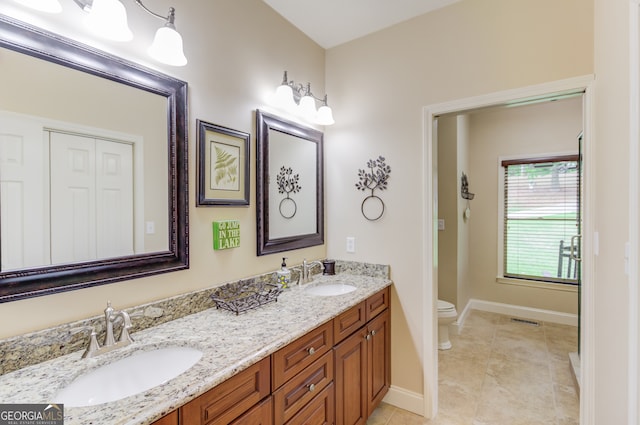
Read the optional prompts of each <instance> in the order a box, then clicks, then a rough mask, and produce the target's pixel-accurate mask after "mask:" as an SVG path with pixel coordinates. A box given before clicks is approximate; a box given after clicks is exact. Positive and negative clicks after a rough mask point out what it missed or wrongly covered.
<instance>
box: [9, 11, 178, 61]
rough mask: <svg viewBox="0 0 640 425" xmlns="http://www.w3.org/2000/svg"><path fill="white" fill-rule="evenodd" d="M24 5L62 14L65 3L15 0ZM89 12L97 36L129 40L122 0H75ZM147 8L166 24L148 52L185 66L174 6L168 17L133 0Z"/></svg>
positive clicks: (90, 21) (88, 18)
mask: <svg viewBox="0 0 640 425" xmlns="http://www.w3.org/2000/svg"><path fill="white" fill-rule="evenodd" d="M15 1H17V2H18V3H21V4H23V5H25V6H28V7H31V8H33V9H37V10H40V11H43V12H49V13H59V12H61V11H62V6H61V5H60V2H59V1H58V0H15ZM73 1H74V2H75V3H76V4H77V5H78V6H80V7H81V8H82V10H84V11H85V12H87V17H86V20H85V24H86V25H87V27H88V28H89V29H90V30H91V31H92V32H93V33H95V34H96V35H98V36H100V37H103V38H106V39H109V40H114V41H130V40H131V39H132V38H133V33H132V32H131V29H129V24H128V23H127V12H126V10H125V7H124V5H123V4H122V3H121V1H120V0H73ZM132 1H133V2H134V3H135V4H137V5H138V6H140V7H141V8H142V9H143V10H144V11H146V12H147V13H149V14H150V15H153V16H155V17H156V18H159V19H162V20H163V21H165V24H164V26H162V27H160V28H159V29H158V31H157V32H156V35H155V38H154V39H153V43H152V44H151V46H150V47H149V49H148V50H147V52H148V53H149V55H150V56H151V57H152V58H154V59H155V60H157V61H158V62H161V63H164V64H167V65H173V66H184V65H186V64H187V58H186V57H185V56H184V52H183V50H182V37H181V36H180V34H179V33H178V31H176V27H175V24H174V21H175V9H174V8H173V7H170V8H169V13H168V15H167V16H163V15H159V14H157V13H154V12H152V11H151V10H149V9H148V8H147V7H146V6H145V5H144V4H142V0H132Z"/></svg>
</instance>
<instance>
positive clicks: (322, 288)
mask: <svg viewBox="0 0 640 425" xmlns="http://www.w3.org/2000/svg"><path fill="white" fill-rule="evenodd" d="M356 289H357V288H356V287H355V286H353V285H349V284H347V283H325V284H319V285H313V286H308V287H306V288H305V291H307V293H309V294H311V295H317V296H319V297H334V296H336V295H344V294H348V293H349V292H353V291H355V290H356Z"/></svg>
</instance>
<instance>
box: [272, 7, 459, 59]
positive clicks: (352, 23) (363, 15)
mask: <svg viewBox="0 0 640 425" xmlns="http://www.w3.org/2000/svg"><path fill="white" fill-rule="evenodd" d="M457 1H460V0H264V2H265V3H267V4H268V5H269V6H271V8H273V9H274V10H275V11H276V12H278V13H279V14H280V15H282V16H283V17H284V18H285V19H287V20H288V21H289V22H291V23H292V24H293V25H295V26H296V27H297V28H298V29H300V30H301V31H302V32H303V33H305V34H307V36H309V37H310V38H311V39H313V40H314V41H315V42H316V43H318V44H319V45H320V46H322V47H324V48H325V49H328V48H330V47H334V46H337V45H339V44H342V43H346V42H347V41H351V40H354V39H356V38H359V37H362V36H365V35H367V34H370V33H373V32H376V31H379V30H381V29H383V28H387V27H390V26H392V25H395V24H397V23H400V22H402V21H406V20H408V19H411V18H413V17H415V16H419V15H423V14H425V13H428V12H431V11H432V10H435V9H439V8H441V7H444V6H448V5H450V4H452V3H456V2H457Z"/></svg>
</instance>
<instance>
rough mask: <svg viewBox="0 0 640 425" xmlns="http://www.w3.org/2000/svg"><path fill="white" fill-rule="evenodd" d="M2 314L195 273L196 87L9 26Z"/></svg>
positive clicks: (3, 102)
mask: <svg viewBox="0 0 640 425" xmlns="http://www.w3.org/2000/svg"><path fill="white" fill-rule="evenodd" d="M0 66H1V67H2V79H1V80H0V93H2V96H0V248H1V250H0V302H7V301H12V300H16V299H20V298H26V297H33V296H40V295H47V294H51V293H55V292H59V291H66V290H72V289H78V288H83V287H87V286H91V285H99V284H105V283H111V282H116V281H121V280H125V279H132V278H137V277H143V276H149V275H153V274H157V273H164V272H169V271H176V270H181V269H185V268H188V267H189V252H188V228H187V225H188V195H187V182H188V170H187V119H188V117H187V83H185V82H183V81H180V80H177V79H175V78H172V77H170V76H167V75H164V74H161V73H158V72H156V71H152V70H150V69H147V68H144V67H142V66H140V65H137V64H134V63H132V62H128V61H125V60H123V59H120V58H118V57H114V56H111V55H108V54H106V53H104V52H101V51H98V50H95V49H93V48H90V47H87V46H85V45H81V44H79V43H76V42H74V41H71V40H69V39H66V38H63V37H60V36H57V35H54V34H51V33H49V32H46V31H44V30H41V29H38V28H35V27H32V26H30V25H27V24H24V23H22V22H20V21H16V20H14V19H12V18H9V17H6V16H4V15H0Z"/></svg>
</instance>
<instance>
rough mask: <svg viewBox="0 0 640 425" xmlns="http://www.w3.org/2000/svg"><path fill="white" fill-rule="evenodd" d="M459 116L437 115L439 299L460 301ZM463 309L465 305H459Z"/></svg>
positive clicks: (452, 301) (456, 302) (455, 302)
mask: <svg viewBox="0 0 640 425" xmlns="http://www.w3.org/2000/svg"><path fill="white" fill-rule="evenodd" d="M457 124H458V120H457V118H456V116H455V115H449V116H443V117H441V118H439V119H438V219H439V220H444V225H445V228H444V230H439V231H438V262H437V266H438V299H440V300H444V301H448V302H450V303H453V304H456V305H457V304H458V268H459V267H460V265H461V263H462V261H459V259H458V245H459V244H458V228H459V223H458V218H461V216H459V215H458V198H459V195H458V179H459V177H458V125H457ZM460 309H462V306H461V307H460Z"/></svg>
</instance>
